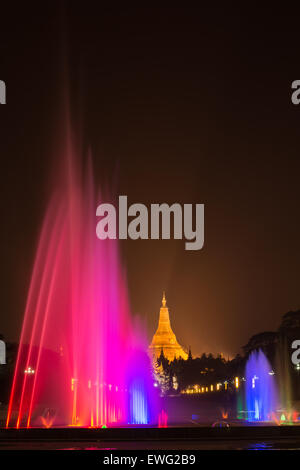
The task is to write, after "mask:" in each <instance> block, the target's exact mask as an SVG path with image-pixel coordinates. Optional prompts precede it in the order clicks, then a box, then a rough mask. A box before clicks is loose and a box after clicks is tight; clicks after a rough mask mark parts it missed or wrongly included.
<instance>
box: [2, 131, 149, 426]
mask: <svg viewBox="0 0 300 470" xmlns="http://www.w3.org/2000/svg"><path fill="white" fill-rule="evenodd" d="M63 154H64V155H62V157H64V161H65V162H66V164H65V166H64V170H63V172H62V173H63V177H62V178H61V179H60V178H58V179H59V180H60V183H58V185H57V187H56V188H55V191H53V195H52V199H51V201H50V204H49V207H48V209H47V212H46V215H45V218H44V222H43V225H42V230H41V233H40V237H39V243H38V247H37V250H36V256H35V260H34V267H33V272H32V276H31V283H30V288H29V292H28V297H27V303H26V308H25V314H24V322H23V328H22V332H21V338H20V345H19V351H18V356H17V362H16V368H15V374H14V379H13V384H12V390H11V396H10V402H9V408H8V415H7V427H11V426H15V427H17V428H19V427H31V426H41V425H43V426H46V427H49V426H55V425H62V426H67V425H71V426H92V427H93V426H104V425H113V424H114V425H118V424H128V423H132V424H147V423H148V422H149V420H151V419H153V413H152V412H153V407H152V398H153V395H152V387H153V385H152V382H153V380H152V375H151V374H152V370H151V364H150V361H149V359H148V356H147V354H146V352H145V351H146V345H145V344H141V338H140V337H139V331H136V328H134V327H133V324H132V321H131V315H130V310H129V302H128V297H127V287H126V276H125V273H124V271H123V269H122V267H121V265H120V256H119V250H118V244H117V241H115V240H101V241H100V240H98V239H97V238H96V233H95V227H96V220H95V214H96V202H97V203H98V204H99V196H98V197H96V192H95V188H94V181H93V174H92V169H91V164H89V165H88V169H87V170H86V173H85V175H83V171H82V169H81V167H80V165H79V163H78V162H79V158H77V155H76V152H75V149H74V145H73V139H71V138H68V139H67V142H66V145H65V149H64V152H63ZM106 196H107V195H106ZM100 199H101V198H100ZM137 338H138V340H137ZM151 413H152V415H151Z"/></svg>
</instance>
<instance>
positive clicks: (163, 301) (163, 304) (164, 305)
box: [161, 291, 167, 308]
mask: <svg viewBox="0 0 300 470" xmlns="http://www.w3.org/2000/svg"><path fill="white" fill-rule="evenodd" d="M161 303H162V306H163V307H164V308H165V307H166V305H167V301H166V293H165V291H163V298H162V302H161Z"/></svg>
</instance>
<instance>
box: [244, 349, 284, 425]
mask: <svg viewBox="0 0 300 470" xmlns="http://www.w3.org/2000/svg"><path fill="white" fill-rule="evenodd" d="M272 372H273V371H272V369H271V366H270V363H269V361H268V360H267V358H266V356H265V354H264V353H263V352H262V351H261V350H259V351H254V352H252V353H251V355H250V356H249V359H248V361H247V364H246V382H245V386H246V406H247V419H248V421H272V420H273V415H274V413H275V411H276V409H277V406H278V393H277V386H276V379H275V376H274V373H272Z"/></svg>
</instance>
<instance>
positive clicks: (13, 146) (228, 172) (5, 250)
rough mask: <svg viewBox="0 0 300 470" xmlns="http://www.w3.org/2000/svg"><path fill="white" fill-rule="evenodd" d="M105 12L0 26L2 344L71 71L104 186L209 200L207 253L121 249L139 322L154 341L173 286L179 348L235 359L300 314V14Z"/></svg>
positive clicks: (35, 17)
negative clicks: (252, 341) (299, 95)
mask: <svg viewBox="0 0 300 470" xmlns="http://www.w3.org/2000/svg"><path fill="white" fill-rule="evenodd" d="M97 3H98V2H95V3H94V4H92V3H89V2H84V3H81V7H80V8H79V7H78V8H77V7H75V6H74V5H73V4H71V3H70V4H68V3H66V2H65V4H64V6H61V5H63V3H62V2H49V3H47V2H43V4H39V5H40V7H39V8H34V6H33V4H30V5H29V6H28V4H27V3H26V5H25V6H24V7H23V9H20V7H18V8H17V7H16V8H15V10H14V11H9V12H7V13H6V12H5V11H4V14H3V16H2V17H1V32H0V79H1V80H4V81H5V82H6V86H7V104H6V105H5V106H1V107H0V156H1V218H2V220H1V222H2V223H1V232H0V237H1V240H0V253H1V273H0V276H1V278H0V281H1V314H0V332H2V333H3V334H4V335H5V337H6V338H7V339H10V340H17V339H18V336H19V333H20V328H21V319H22V315H23V311H24V305H25V300H26V292H27V289H28V284H29V280H30V273H31V268H32V263H33V259H34V252H35V247H36V243H37V237H38V233H39V229H40V226H41V223H42V219H43V214H44V211H45V207H46V204H47V201H48V198H49V195H50V192H51V185H50V183H49V182H50V180H51V178H49V175H50V174H52V173H53V168H55V165H56V164H57V163H56V158H57V156H56V155H57V154H58V153H59V152H58V149H57V142H58V139H57V135H58V133H59V131H61V129H60V128H59V126H60V122H61V119H60V118H61V110H62V101H61V97H62V89H63V86H64V84H63V81H64V80H63V76H66V75H67V76H68V88H69V90H70V96H71V105H72V113H73V114H74V119H75V120H76V121H77V122H81V132H82V134H83V136H84V140H85V142H86V145H90V147H91V149H92V153H93V160H94V167H95V178H96V180H97V181H98V182H99V183H101V181H112V180H114V179H115V178H116V176H115V175H116V174H117V175H118V177H117V179H118V188H117V190H118V194H126V195H128V199H129V203H134V202H141V203H144V204H146V205H148V206H149V205H150V204H151V203H162V202H167V203H169V204H171V203H173V202H179V203H182V204H183V203H194V204H196V203H204V204H205V247H204V249H203V250H201V251H198V252H188V251H185V249H184V242H183V241H178V240H176V241H171V240H170V241H168V240H164V241H150V240H149V241H131V240H130V241H124V242H122V245H121V246H122V252H123V259H124V262H125V265H126V268H127V272H128V283H129V293H130V299H131V305H132V311H133V312H134V313H140V314H141V315H143V316H145V317H146V318H147V322H148V327H149V337H151V336H152V334H153V333H154V331H155V329H156V326H157V320H158V312H159V307H160V302H161V297H162V291H163V289H165V290H166V294H167V301H168V305H169V307H170V312H171V321H172V325H173V328H174V331H175V333H176V334H177V337H178V340H179V341H180V342H181V343H182V344H183V345H185V346H189V345H190V346H191V347H192V352H193V353H194V354H200V353H202V352H203V351H207V352H210V351H211V352H213V353H217V352H223V353H224V354H226V355H227V354H230V355H232V354H236V353H237V352H239V350H240V347H241V346H242V345H244V344H245V343H246V342H247V341H248V339H249V337H250V336H251V335H253V334H255V333H258V332H261V331H264V330H273V329H276V328H277V327H278V325H279V323H280V319H281V316H282V315H283V314H284V313H286V312H287V311H288V310H291V309H297V308H300V275H299V269H300V250H299V248H300V223H299V221H300V217H299V216H300V214H299V202H300V189H299V186H300V185H299V175H300V134H299V124H300V106H299V107H297V106H294V105H293V104H292V103H291V98H290V97H291V82H292V81H293V80H296V79H300V70H299V69H300V62H299V50H298V49H299V34H300V33H299V24H298V23H299V21H298V16H297V14H296V13H295V11H293V12H291V13H290V14H289V15H288V14H284V13H283V12H278V13H277V12H276V11H274V9H273V10H272V12H271V11H268V10H267V9H266V10H262V9H260V10H256V11H255V10H253V11H251V13H250V12H248V13H241V12H237V11H234V12H233V11H229V10H228V9H225V8H221V9H217V8H215V9H208V8H187V7H185V8H184V7H182V8H176V7H172V8H129V7H127V8H123V9H118V8H115V9H113V8H108V9H100V8H98V9H97V8H96V6H95V5H96V4H97ZM1 8H2V7H1ZM66 71H67V72H66Z"/></svg>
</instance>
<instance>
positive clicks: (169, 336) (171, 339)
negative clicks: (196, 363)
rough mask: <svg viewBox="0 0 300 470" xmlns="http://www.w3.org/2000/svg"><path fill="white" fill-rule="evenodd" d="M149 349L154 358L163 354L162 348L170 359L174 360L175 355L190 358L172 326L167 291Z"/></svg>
mask: <svg viewBox="0 0 300 470" xmlns="http://www.w3.org/2000/svg"><path fill="white" fill-rule="evenodd" d="M149 350H150V353H151V354H152V358H153V360H156V359H157V358H158V357H159V356H160V355H161V351H162V350H163V353H164V356H165V357H166V358H167V359H168V360H169V361H173V359H175V357H177V359H179V358H182V359H184V360H186V359H187V358H188V354H187V353H186V352H185V351H184V350H183V349H182V347H181V346H180V344H179V343H178V341H177V339H176V336H175V334H174V333H173V330H172V328H171V323H170V316H169V309H168V307H167V301H166V297H165V293H164V294H163V299H162V306H161V308H160V312H159V321H158V328H157V330H156V333H155V335H154V336H153V339H152V342H151V344H150V346H149Z"/></svg>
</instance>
